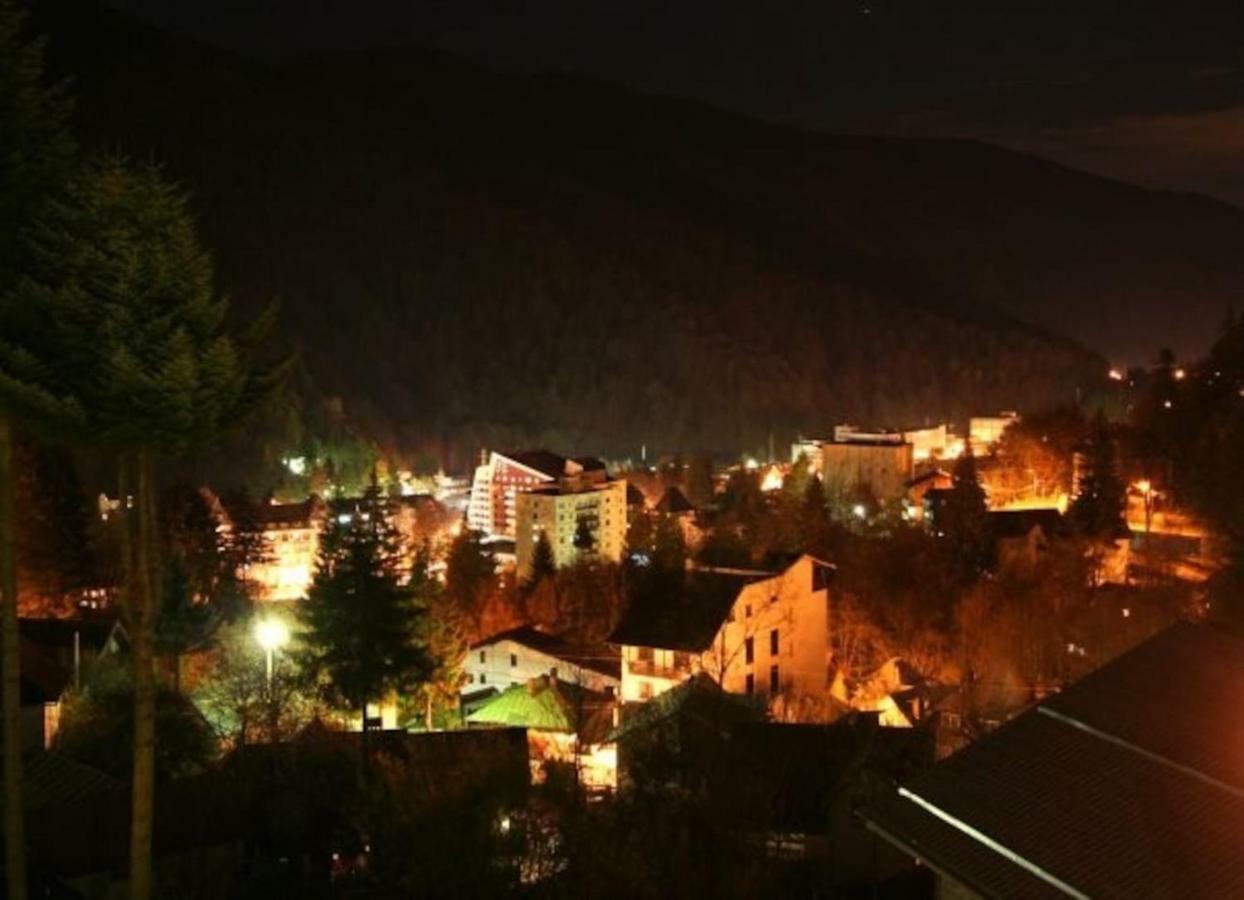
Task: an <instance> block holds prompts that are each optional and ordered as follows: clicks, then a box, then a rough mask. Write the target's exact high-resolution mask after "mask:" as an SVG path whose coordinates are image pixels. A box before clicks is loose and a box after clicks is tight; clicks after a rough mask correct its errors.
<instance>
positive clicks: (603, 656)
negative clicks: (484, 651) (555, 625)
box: [471, 625, 622, 678]
mask: <svg viewBox="0 0 1244 900" xmlns="http://www.w3.org/2000/svg"><path fill="white" fill-rule="evenodd" d="M501 641H513V642H514V643H516V644H521V645H522V646H524V647H530V648H531V649H532V650H537V651H539V652H540V653H544V654H547V655H549V656H553V657H556V658H557V659H562V660H565V661H566V662H568V663H572V664H574V665H576V666H579V667H580V668H583V669H589V670H591V671H593V672H599V673H600V674H602V675H608V676H609V677H611V678H621V677H622V664H621V661H620V658H619V655H618V651H617V650H615V649H614V648H612V647H609V646H604V645H597V646H592V645H587V644H577V643H574V642H572V641H568V640H566V639H565V638H561V637H558V636H557V635H555V634H549V633H548V632H547V631H540V630H539V629H538V628H533V627H532V626H530V625H521V626H519V627H518V628H511V629H509V630H508V631H502V632H499V633H497V634H494V635H491V636H489V637H486V638H484V639H483V640H479V641H476V642H475V643H474V644H472V645H471V649H472V650H477V649H479V648H480V647H488V646H491V645H493V644H497V643H500V642H501Z"/></svg>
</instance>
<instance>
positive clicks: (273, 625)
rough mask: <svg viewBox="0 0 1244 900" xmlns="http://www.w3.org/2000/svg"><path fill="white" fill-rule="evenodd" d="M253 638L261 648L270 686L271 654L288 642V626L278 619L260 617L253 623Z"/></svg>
mask: <svg viewBox="0 0 1244 900" xmlns="http://www.w3.org/2000/svg"><path fill="white" fill-rule="evenodd" d="M255 640H256V641H258V642H259V646H260V647H262V648H263V651H264V654H265V657H266V661H267V665H268V686H269V687H271V686H272V654H273V653H275V652H276V651H277V650H279V649H280V648H282V647H284V646H285V645H286V644H288V643H289V626H288V625H286V624H285V623H284V622H283V621H281V620H280V619H260V620H258V621H257V622H256V623H255Z"/></svg>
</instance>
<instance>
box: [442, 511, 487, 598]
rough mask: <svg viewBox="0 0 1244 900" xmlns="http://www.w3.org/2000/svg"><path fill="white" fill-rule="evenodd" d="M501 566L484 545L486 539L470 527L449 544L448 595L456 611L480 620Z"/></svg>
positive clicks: (446, 587) (446, 573)
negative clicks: (485, 601) (498, 567)
mask: <svg viewBox="0 0 1244 900" xmlns="http://www.w3.org/2000/svg"><path fill="white" fill-rule="evenodd" d="M496 571H497V563H496V560H495V559H493V555H492V551H490V550H489V549H488V547H487V546H485V544H484V536H483V535H482V534H481V533H480V532H478V531H474V530H472V529H470V528H464V529H462V532H461V533H460V534H459V535H458V536H457V537H456V538H454V540H453V543H452V544H450V545H449V553H448V554H447V556H446V559H445V593H446V594H447V595H448V597H449V600H450V602H452V603H453V605H454V608H455V609H457V610H458V611H459V612H461V613H462V614H463V615H464V616H467V617H469V618H473V619H474V618H478V616H479V614H480V611H481V610H482V608H483V605H484V599H485V598H486V597H487V595H488V591H489V589H491V587H492V585H493V582H494V580H495V578H496Z"/></svg>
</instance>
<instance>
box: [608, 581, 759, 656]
mask: <svg viewBox="0 0 1244 900" xmlns="http://www.w3.org/2000/svg"><path fill="white" fill-rule="evenodd" d="M769 577H772V576H771V575H768V574H766V573H751V572H737V573H736V572H720V571H716V572H709V571H698V572H688V573H687V575H686V578H685V579H684V580H683V583H682V585H681V587H679V588H676V589H674V590H673V591H672V592H670V593H663V592H654V593H650V594H647V595H643V596H637V597H635V598H633V599H632V601H631V605H630V607H629V608H628V609H627V611H626V614H625V615H624V616H623V618H622V621H621V622H620V623H618V627H617V628H615V629H614V630H613V634H611V635H610V636H609V640H610V642H611V643H614V644H625V645H630V646H634V647H656V648H660V649H662V650H687V651H694V652H699V651H701V650H706V649H707V648H708V646H709V645H710V644H711V643H712V641H713V638H714V637H715V636H716V634H717V631H718V629H720V628H721V625H722V623H723V622H725V620H726V615H727V614H728V613H729V612H730V607H732V606H733V605H734V601H735V600H736V599H737V598H738V596H739V591H740V590H742V588H743V587H744V586H745V585H748V584H751V583H752V582H754V581H760V580H763V579H765V578H769Z"/></svg>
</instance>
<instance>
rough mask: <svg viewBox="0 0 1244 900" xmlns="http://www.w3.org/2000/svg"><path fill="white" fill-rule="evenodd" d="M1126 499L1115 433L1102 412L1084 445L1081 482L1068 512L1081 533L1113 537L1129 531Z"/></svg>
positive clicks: (1094, 536) (1110, 538) (1095, 420)
mask: <svg viewBox="0 0 1244 900" xmlns="http://www.w3.org/2000/svg"><path fill="white" fill-rule="evenodd" d="M1125 502H1126V488H1125V487H1124V485H1123V479H1122V478H1121V477H1120V473H1119V464H1118V460H1117V452H1116V449H1115V439H1114V434H1113V433H1112V432H1111V429H1110V423H1109V422H1107V421H1106V417H1105V415H1104V414H1102V413H1100V412H1099V413H1098V414H1097V417H1096V418H1095V419H1094V421H1093V427H1092V430H1091V432H1090V434H1089V439H1088V445H1087V446H1086V447H1085V448H1084V453H1083V463H1082V468H1081V472H1080V482H1079V485H1078V490H1077V491H1076V496H1075V499H1074V500H1072V502H1071V508H1070V510H1069V511H1068V513H1069V515H1070V517H1071V521H1072V523H1073V524H1074V525H1075V527H1076V528H1077V529H1078V530H1079V531H1080V533H1081V534H1084V535H1086V536H1088V537H1092V538H1102V539H1108V540H1113V539H1114V538H1116V537H1119V536H1120V535H1126V534H1127V526H1126V524H1125V523H1124V521H1123V508H1124V503H1125Z"/></svg>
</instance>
